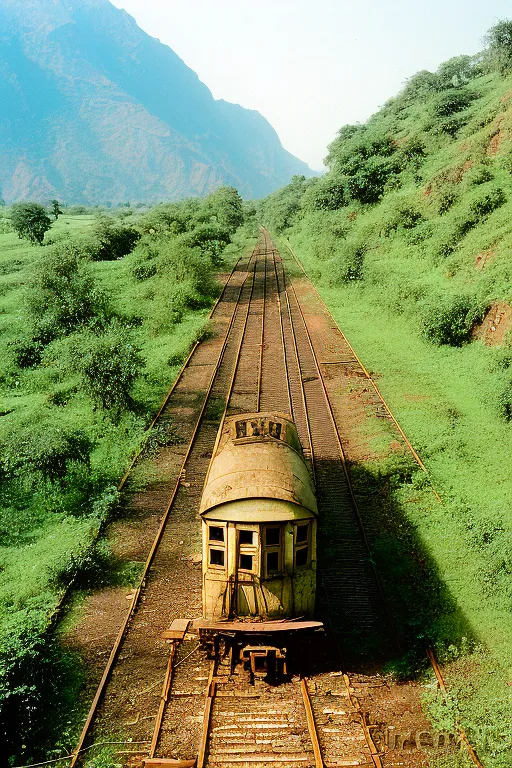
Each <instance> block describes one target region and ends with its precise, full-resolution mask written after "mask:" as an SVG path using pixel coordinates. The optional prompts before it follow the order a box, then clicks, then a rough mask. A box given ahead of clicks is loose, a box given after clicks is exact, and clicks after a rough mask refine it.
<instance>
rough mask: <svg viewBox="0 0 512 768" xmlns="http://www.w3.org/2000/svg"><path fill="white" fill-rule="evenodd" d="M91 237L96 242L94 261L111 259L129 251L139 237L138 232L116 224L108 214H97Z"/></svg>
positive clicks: (118, 257)
mask: <svg viewBox="0 0 512 768" xmlns="http://www.w3.org/2000/svg"><path fill="white" fill-rule="evenodd" d="M93 238H94V239H95V240H96V241H97V244H98V245H97V248H96V249H95V251H94V261H112V260H113V259H121V258H122V257H123V256H126V255H127V254H128V253H131V251H132V250H133V248H134V246H135V244H136V243H137V241H138V240H139V239H140V233H139V232H137V230H136V229H133V228H132V227H125V226H122V225H120V224H118V223H117V222H116V221H115V219H112V218H111V217H109V216H98V220H97V221H96V224H95V226H94V228H93Z"/></svg>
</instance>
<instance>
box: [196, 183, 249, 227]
mask: <svg viewBox="0 0 512 768" xmlns="http://www.w3.org/2000/svg"><path fill="white" fill-rule="evenodd" d="M201 218H202V219H203V220H204V221H205V222H210V223H212V224H213V223H216V224H217V225H218V227H219V230H225V231H226V232H227V233H228V234H229V235H232V234H234V233H235V232H236V230H237V229H238V227H240V226H241V225H242V224H243V221H244V212H243V205H242V198H241V197H240V195H239V194H238V192H237V190H236V189H235V188H234V187H221V188H220V189H218V190H217V191H216V192H213V193H212V194H211V195H210V196H209V197H207V198H206V200H205V202H204V204H203V206H202V209H201Z"/></svg>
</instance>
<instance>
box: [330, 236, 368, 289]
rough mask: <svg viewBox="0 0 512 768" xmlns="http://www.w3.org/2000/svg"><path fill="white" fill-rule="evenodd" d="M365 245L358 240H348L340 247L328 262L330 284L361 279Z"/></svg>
mask: <svg viewBox="0 0 512 768" xmlns="http://www.w3.org/2000/svg"><path fill="white" fill-rule="evenodd" d="M365 252H366V249H365V246H364V245H363V244H361V243H357V242H346V243H344V245H343V246H342V248H340V249H339V251H338V253H337V254H336V256H335V257H334V258H333V259H331V260H329V261H328V262H327V263H326V265H325V266H326V270H325V271H326V273H327V274H328V275H329V278H328V279H329V284H330V285H336V284H337V283H348V282H350V281H352V280H361V279H362V277H363V266H364V256H365Z"/></svg>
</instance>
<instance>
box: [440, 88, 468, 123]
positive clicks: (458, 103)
mask: <svg viewBox="0 0 512 768" xmlns="http://www.w3.org/2000/svg"><path fill="white" fill-rule="evenodd" d="M474 98H475V96H474V95H473V94H472V93H470V92H469V91H466V90H463V89H461V88H452V89H450V90H448V91H443V92H442V93H440V94H439V95H438V96H436V98H435V100H434V102H433V104H432V107H431V109H432V114H433V115H434V116H435V117H451V116H452V115H454V114H456V113H457V112H462V110H463V109H466V107H469V105H470V104H471V102H472V101H473V99H474Z"/></svg>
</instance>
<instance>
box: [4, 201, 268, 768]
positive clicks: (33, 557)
mask: <svg viewBox="0 0 512 768" xmlns="http://www.w3.org/2000/svg"><path fill="white" fill-rule="evenodd" d="M56 203H57V201H52V203H51V212H52V221H50V217H49V216H47V219H48V222H44V225H45V226H46V224H48V223H49V224H50V226H49V227H47V229H46V233H43V235H44V237H43V238H42V239H41V238H40V237H39V235H38V236H37V237H35V238H30V237H28V242H27V239H25V240H23V239H21V238H25V237H26V234H25V231H19V229H17V228H16V227H15V223H16V222H18V224H19V221H20V216H21V218H23V213H24V212H25V214H27V213H28V214H30V216H33V214H34V208H33V206H30V205H28V204H25V205H23V206H17V207H16V206H12V208H10V209H9V208H5V207H4V208H0V233H1V234H0V360H1V361H2V365H1V370H0V392H1V412H0V732H1V734H2V736H1V738H2V742H3V743H4V754H5V752H6V751H7V754H9V755H10V756H11V760H12V761H14V763H13V764H17V763H20V762H30V761H31V759H32V758H34V759H38V758H41V756H42V754H43V753H42V751H41V748H42V746H43V745H44V744H45V743H48V739H50V740H52V735H51V734H50V733H49V730H48V727H49V723H48V722H46V723H45V724H44V725H43V721H42V719H41V707H42V706H43V704H45V702H46V704H47V703H48V702H49V701H51V700H52V699H53V701H54V704H55V702H56V701H57V702H58V700H59V695H60V692H61V689H62V684H61V683H62V679H63V676H64V677H66V676H68V677H69V675H68V673H69V668H70V667H73V666H74V665H75V663H76V662H75V660H73V659H71V658H67V657H66V658H64V657H63V656H62V654H61V653H60V652H59V651H58V643H56V642H55V641H54V639H52V634H51V632H49V624H50V622H51V619H52V615H53V613H54V611H55V609H56V607H57V606H58V604H59V602H60V601H61V599H62V597H63V595H64V594H65V592H66V590H67V588H68V587H69V585H70V584H71V583H73V582H75V583H79V582H80V581H83V579H84V578H85V577H86V576H87V575H89V576H90V574H91V573H94V572H95V570H97V567H98V562H99V563H100V564H101V562H103V560H104V557H105V552H104V551H103V550H102V547H101V546H98V545H97V536H98V532H99V531H100V529H101V528H102V526H103V525H104V523H105V522H106V520H107V519H108V518H109V516H111V515H112V513H113V512H114V511H115V510H116V508H117V505H118V502H119V494H118V492H117V484H118V482H119V479H120V477H121V476H122V474H123V472H124V470H125V469H126V466H127V464H128V463H129V460H130V458H131V457H132V456H133V455H134V453H136V451H137V450H138V448H139V447H140V446H141V444H142V442H143V440H144V439H145V430H146V428H147V426H148V424H149V422H150V421H151V417H152V416H153V415H154V413H155V412H156V410H157V408H158V406H159V405H160V403H161V401H162V398H163V395H164V393H165V392H166V391H167V390H168V389H169V386H170V384H171V382H172V381H173V379H174V378H175V376H176V374H177V372H178V370H179V367H180V365H181V363H182V361H183V360H184V359H185V357H186V355H187V353H188V350H189V349H190V347H191V345H192V344H193V342H194V340H195V339H196V338H198V336H199V335H201V334H202V333H203V332H204V328H205V323H206V319H207V314H208V310H209V308H210V306H211V305H212V303H213V301H214V299H215V297H216V296H217V295H218V292H219V286H218V282H217V281H216V279H215V273H216V271H218V270H219V268H220V267H221V266H222V265H223V264H224V263H225V261H224V260H225V259H228V261H230V260H232V259H233V258H234V256H235V254H236V253H237V252H239V251H240V249H241V248H242V247H243V245H244V243H245V241H246V237H247V232H249V229H250V226H251V221H252V220H253V213H254V210H253V208H251V207H250V206H246V205H245V204H243V203H242V201H241V199H240V197H239V195H238V193H237V192H236V190H234V189H233V188H222V189H220V190H218V191H217V192H215V193H214V194H212V195H210V197H208V198H206V199H205V200H186V201H184V202H182V203H174V204H162V205H159V206H156V207H154V208H152V209H149V210H147V209H146V210H144V209H139V210H136V211H132V210H131V209H123V210H122V211H117V212H114V213H111V214H108V212H106V211H95V212H94V211H89V212H87V211H86V212H84V211H79V212H78V215H77V214H76V212H73V213H74V215H70V213H69V210H70V209H69V208H64V209H63V211H62V210H61V208H60V207H59V205H58V203H57V205H55V204H56ZM36 213H37V215H39V214H40V211H39V209H37V210H36ZM43 213H44V210H43ZM44 215H46V214H44ZM244 221H245V222H247V228H246V229H245V230H244V229H242V230H240V229H239V228H240V227H241V225H242V224H243V223H244ZM14 229H16V231H18V234H19V236H17V235H16V232H15V231H13V230H14ZM22 229H23V228H22ZM237 230H238V232H237ZM30 241H32V244H30ZM230 243H232V245H230ZM227 246H229V247H228V248H227V250H226V247H227ZM171 431H172V430H171ZM171 438H172V435H171V436H169V435H164V434H163V433H162V434H160V432H159V431H158V430H156V432H155V434H154V435H153V436H152V437H151V438H150V440H149V442H148V450H152V449H153V448H154V446H157V445H159V444H161V441H162V440H168V439H171ZM152 447H153V448H152ZM77 675H78V677H79V673H78V672H77ZM77 685H78V683H77ZM63 712H64V714H66V713H68V712H69V709H66V708H65V707H63ZM54 725H55V727H57V728H60V732H61V734H62V732H63V731H65V727H64V725H65V724H64V723H62V722H57V721H56V722H55V723H54ZM42 729H44V731H43V730H42ZM53 742H54V743H57V742H58V739H57V738H56V737H55V734H54V735H53ZM69 746H70V744H67V747H68V748H69Z"/></svg>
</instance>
